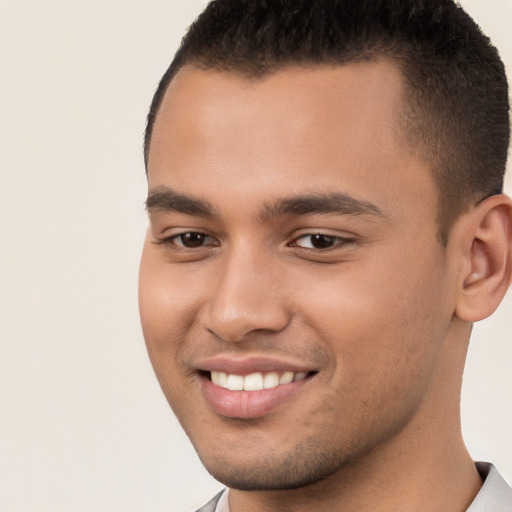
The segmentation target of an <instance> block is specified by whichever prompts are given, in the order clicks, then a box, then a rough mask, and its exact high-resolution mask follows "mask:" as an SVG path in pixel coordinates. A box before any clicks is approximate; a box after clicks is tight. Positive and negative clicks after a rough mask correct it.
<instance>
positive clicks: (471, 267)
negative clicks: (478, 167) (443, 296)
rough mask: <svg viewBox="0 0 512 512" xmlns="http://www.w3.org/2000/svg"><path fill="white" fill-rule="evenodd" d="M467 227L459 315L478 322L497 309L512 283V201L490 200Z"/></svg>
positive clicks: (473, 213)
mask: <svg viewBox="0 0 512 512" xmlns="http://www.w3.org/2000/svg"><path fill="white" fill-rule="evenodd" d="M464 227H465V230H466V236H465V240H466V243H465V248H464V251H465V255H464V257H465V259H466V262H467V265H465V267H464V268H465V270H464V275H463V276H462V280H461V282H462V286H461V289H460V293H459V296H458V300H457V306H456V310H455V315H456V316H457V317H459V318H460V319H462V320H466V321H468V322H476V321H478V320H483V319H484V318H486V317H488V316H489V315H491V314H492V313H493V312H494V311H495V310H496V308H497V307H498V305H499V304H500V302H501V300H502V299H503V297H504V295H505V293H506V291H507V289H508V287H509V286H510V283H511V280H512V200H511V199H510V198H509V197H507V196H506V195H504V194H499V195H496V196H492V197H489V198H488V199H486V200H484V201H482V202H481V203H480V204H479V205H478V206H476V207H475V208H474V210H473V211H471V212H470V213H469V214H468V217H467V219H465V224H464Z"/></svg>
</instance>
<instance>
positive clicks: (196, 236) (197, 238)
mask: <svg viewBox="0 0 512 512" xmlns="http://www.w3.org/2000/svg"><path fill="white" fill-rule="evenodd" d="M207 238H209V237H208V236H206V235H205V234H204V233H194V232H190V233H182V234H181V235H178V236H176V237H174V243H175V244H176V245H180V246H182V247H188V248H190V249H194V248H196V247H202V246H203V245H204V243H205V241H206V239H207Z"/></svg>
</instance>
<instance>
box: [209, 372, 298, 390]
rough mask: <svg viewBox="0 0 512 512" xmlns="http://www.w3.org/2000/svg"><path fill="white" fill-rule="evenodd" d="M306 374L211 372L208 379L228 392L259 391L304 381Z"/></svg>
mask: <svg viewBox="0 0 512 512" xmlns="http://www.w3.org/2000/svg"><path fill="white" fill-rule="evenodd" d="M306 376H307V373H306V372H291V371H288V372H281V373H278V372H267V373H262V372H255V373H251V374H249V375H245V376H243V375H236V374H233V373H227V372H219V371H212V372H211V373H210V378H211V381H212V383H213V384H215V385H216V386H219V387H221V388H224V389H229V390H230V391H261V390H263V389H272V388H276V387H278V386H282V385H285V384H290V383H291V382H296V381H299V380H302V379H304V378H305V377H306Z"/></svg>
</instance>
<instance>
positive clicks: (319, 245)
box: [311, 235, 337, 249]
mask: <svg viewBox="0 0 512 512" xmlns="http://www.w3.org/2000/svg"><path fill="white" fill-rule="evenodd" d="M336 240H337V239H336V237H334V236H329V235H311V245H312V246H313V247H314V248H315V249H326V248H327V247H332V246H333V245H334V244H335V243H336Z"/></svg>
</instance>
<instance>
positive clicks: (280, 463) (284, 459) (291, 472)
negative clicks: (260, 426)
mask: <svg viewBox="0 0 512 512" xmlns="http://www.w3.org/2000/svg"><path fill="white" fill-rule="evenodd" d="M231 455H233V454H231ZM241 459H242V458H241V457H240V456H233V457H229V456H228V457H214V458H212V459H211V460H205V459H203V458H202V459H201V460H202V462H203V464H204V466H205V467H206V469H207V470H208V472H209V473H210V474H211V475H212V476H213V477H214V478H215V479H216V480H218V481H219V482H221V483H223V484H224V485H226V486H227V487H229V488H231V489H238V490H241V491H279V490H290V489H298V488H301V487H305V486H308V485H312V484H314V483H316V482H319V481H321V480H323V479H325V478H327V477H329V476H331V475H332V474H334V473H336V472H337V471H338V470H339V469H340V468H341V467H343V466H344V465H345V463H347V460H346V458H345V457H343V456H339V454H334V453H332V452H331V453H329V454H326V453H321V454H318V453H311V449H309V450H306V451H304V450H298V451H297V452H295V453H291V454H286V455H284V456H280V457H279V460H277V456H276V458H275V459H274V460H271V459H270V458H267V457H265V456H263V455H262V457H261V459H259V460H257V461H254V460H250V461H249V460H241ZM212 460H213V462H212Z"/></svg>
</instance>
